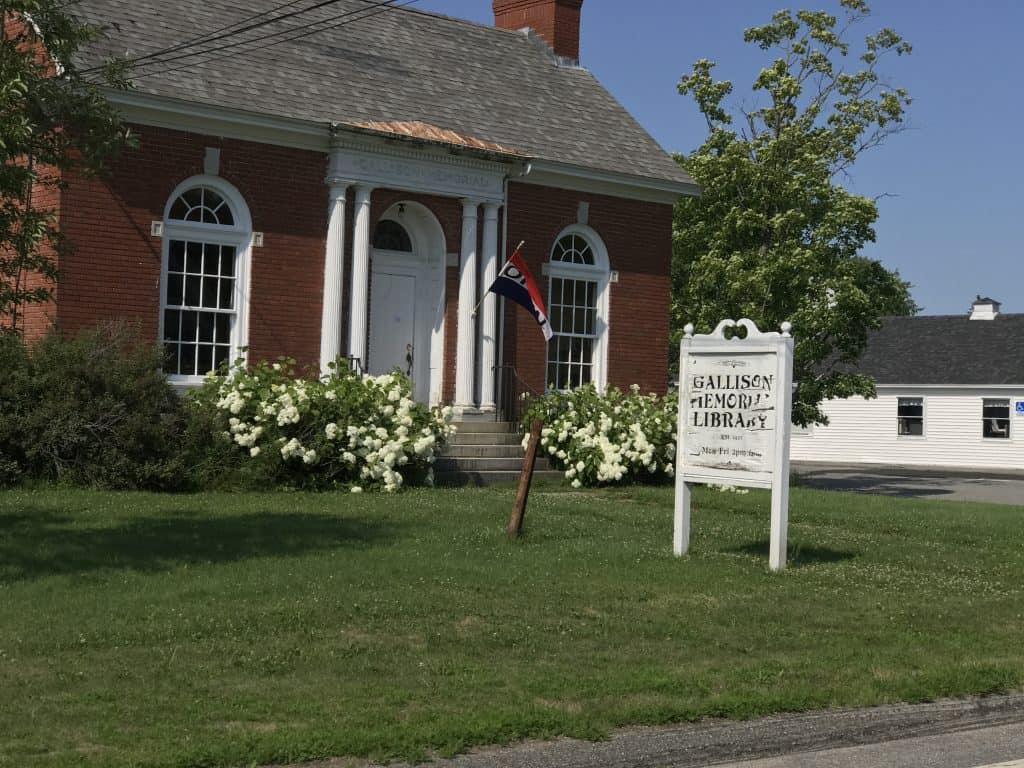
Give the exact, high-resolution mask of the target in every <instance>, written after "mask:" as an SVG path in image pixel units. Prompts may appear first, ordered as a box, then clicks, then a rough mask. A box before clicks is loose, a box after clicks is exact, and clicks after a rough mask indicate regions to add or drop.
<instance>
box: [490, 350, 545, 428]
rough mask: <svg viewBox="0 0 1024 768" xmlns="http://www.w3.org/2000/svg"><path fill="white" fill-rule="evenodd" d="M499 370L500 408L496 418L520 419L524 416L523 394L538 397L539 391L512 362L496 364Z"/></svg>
mask: <svg viewBox="0 0 1024 768" xmlns="http://www.w3.org/2000/svg"><path fill="white" fill-rule="evenodd" d="M495 370H496V371H497V372H498V410H497V414H496V417H495V418H496V419H498V420H501V419H504V420H506V421H520V420H522V417H523V395H530V396H531V397H537V396H538V394H537V391H536V390H534V389H533V387H531V386H530V385H529V384H527V383H526V382H525V381H523V378H522V376H520V375H519V371H518V370H516V367H515V366H514V365H512V364H511V363H503V364H502V365H497V366H495Z"/></svg>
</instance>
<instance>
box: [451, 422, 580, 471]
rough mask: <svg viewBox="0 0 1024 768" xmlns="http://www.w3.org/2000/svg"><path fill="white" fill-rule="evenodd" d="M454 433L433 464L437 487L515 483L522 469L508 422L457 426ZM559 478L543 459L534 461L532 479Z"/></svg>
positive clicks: (518, 438)
mask: <svg viewBox="0 0 1024 768" xmlns="http://www.w3.org/2000/svg"><path fill="white" fill-rule="evenodd" d="M455 426H456V429H457V431H456V433H455V435H454V436H453V437H452V438H451V440H450V441H449V442H448V445H447V447H446V448H445V450H444V451H443V452H442V453H440V454H438V456H437V459H436V460H435V462H434V482H435V483H437V484H438V485H497V484H502V483H516V482H518V481H519V473H520V471H521V470H522V467H523V448H522V439H523V438H522V435H521V434H520V433H519V425H518V424H516V423H515V422H509V421H463V422H457V423H456V424H455ZM563 477H564V476H563V474H562V473H561V472H559V471H558V470H555V469H552V468H551V466H550V464H549V463H548V461H547V459H546V458H540V457H538V458H537V463H536V465H535V466H534V472H533V479H534V480H535V481H544V482H561V481H562V479H563Z"/></svg>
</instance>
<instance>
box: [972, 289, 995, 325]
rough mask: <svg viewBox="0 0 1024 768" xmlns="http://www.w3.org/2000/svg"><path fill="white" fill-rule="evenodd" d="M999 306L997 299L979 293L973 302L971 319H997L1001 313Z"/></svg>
mask: <svg viewBox="0 0 1024 768" xmlns="http://www.w3.org/2000/svg"><path fill="white" fill-rule="evenodd" d="M999 307H1000V304H999V302H998V301H996V300H995V299H990V298H988V297H987V296H986V297H985V298H982V297H981V295H980V294H979V295H978V298H976V299H975V300H974V303H973V304H971V320H995V319H996V315H998V314H999Z"/></svg>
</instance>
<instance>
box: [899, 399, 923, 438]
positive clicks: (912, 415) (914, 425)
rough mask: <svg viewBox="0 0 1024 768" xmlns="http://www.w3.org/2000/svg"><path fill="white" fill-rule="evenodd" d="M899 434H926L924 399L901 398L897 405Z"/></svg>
mask: <svg viewBox="0 0 1024 768" xmlns="http://www.w3.org/2000/svg"><path fill="white" fill-rule="evenodd" d="M896 421H897V433H898V434H900V435H923V434H924V398H921V397H901V398H899V400H898V402H897V405H896Z"/></svg>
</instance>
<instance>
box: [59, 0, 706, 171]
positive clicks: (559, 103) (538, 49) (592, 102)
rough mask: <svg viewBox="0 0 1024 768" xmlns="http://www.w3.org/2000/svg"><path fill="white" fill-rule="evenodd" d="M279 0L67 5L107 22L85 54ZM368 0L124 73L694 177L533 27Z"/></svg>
mask: <svg viewBox="0 0 1024 768" xmlns="http://www.w3.org/2000/svg"><path fill="white" fill-rule="evenodd" d="M481 2H485V0H481ZM279 5H281V2H280V0H250V2H245V3H238V2H235V1H234V0H180V1H179V2H175V3H169V2H164V1H163V0H133V1H132V2H124V0H80V2H78V3H76V4H75V6H74V8H75V12H76V13H77V14H78V15H80V16H81V17H83V18H84V19H86V20H88V21H91V22H93V23H97V24H103V25H106V26H108V27H109V31H108V36H107V38H106V39H105V40H102V41H99V42H98V43H96V44H94V45H93V46H92V47H91V48H90V49H89V50H88V51H86V52H85V56H84V60H83V64H86V65H89V64H95V63H97V62H98V61H99V60H101V59H102V58H105V57H107V56H111V55H125V54H127V55H128V56H130V57H138V56H141V55H144V54H147V53H150V52H153V51H156V50H161V49H164V48H167V47H169V46H172V45H176V44H178V43H181V42H182V41H186V40H190V39H194V38H195V37H196V36H198V35H200V34H203V33H204V32H210V31H213V30H216V29H218V28H222V27H225V26H226V25H229V24H233V23H236V22H241V21H242V20H244V19H248V18H250V17H252V16H254V15H255V14H259V13H263V12H269V11H271V9H274V8H276V7H278V6H279ZM308 5H312V2H310V3H309V4H308ZM372 6H373V3H368V2H367V0H338V1H337V2H334V3H332V4H331V5H328V6H326V7H324V8H321V9H319V10H316V11H312V12H309V13H305V14H303V15H301V16H298V17H295V18H293V19H288V20H286V21H282V22H280V23H278V24H275V25H272V26H270V27H265V28H263V29H261V30H259V31H257V30H253V31H251V32H248V33H245V34H243V35H239V36H236V37H230V38H227V39H225V40H223V41H222V43H221V44H222V45H225V46H226V45H231V44H234V43H236V42H238V41H239V40H244V39H249V38H254V37H257V36H259V35H266V34H269V33H272V32H276V31H278V30H280V29H282V28H284V27H285V26H294V27H295V29H296V30H301V29H303V28H309V29H318V28H322V27H323V26H324V25H321V26H320V27H317V26H316V23H317V22H324V21H325V20H328V19H332V18H333V19H335V21H334V22H333V23H334V24H338V23H340V22H342V21H351V20H352V19H353V18H357V17H358V14H357V15H356V16H349V17H344V18H339V17H340V16H341V14H343V13H351V12H353V11H356V10H358V9H362V11H363V14H364V18H362V19H361V20H358V21H354V22H353V23H346V24H345V25H344V26H339V27H338V28H336V29H333V30H326V31H323V32H321V33H317V34H311V35H309V36H308V37H304V38H300V39H296V40H293V41H289V42H284V43H281V44H279V45H275V46H273V47H268V48H265V49H263V50H257V49H256V48H257V46H259V45H260V44H261V43H259V42H253V43H248V44H246V45H240V46H237V47H233V48H229V49H226V50H224V51H223V52H222V53H221V54H220V55H216V54H214V53H209V54H206V55H203V56H196V57H193V58H189V59H182V60H180V61H174V62H170V63H167V64H166V65H161V66H146V65H143V63H140V65H139V67H138V68H137V70H136V73H135V74H134V75H133V77H132V80H133V82H134V84H135V87H136V90H137V91H139V92H141V93H145V94H151V95H155V96H164V97H171V98H175V99H185V100H188V101H194V102H199V103H202V104H205V105H216V106H224V107H230V108H234V109H241V110H247V111H249V112H254V113H260V114H266V115H275V116H283V117H289V118H296V119H300V120H308V121H316V122H324V123H327V122H331V121H334V122H361V121H370V120H421V121H425V122H428V123H432V124H434V125H437V126H440V127H442V128H450V129H452V130H455V131H457V132H459V133H462V134H467V135H469V136H473V137H476V138H478V139H483V140H485V141H491V142H497V143H499V144H503V145H507V146H510V147H514V148H516V149H518V150H519V151H521V152H522V153H523V154H526V155H529V156H532V157H535V158H540V159H544V160H550V161H556V162H562V163H567V164H570V165H575V166H581V167H584V168H592V169H598V170H606V171H612V172H616V173H626V174H631V175H635V176H641V177H647V178H651V179H657V180H665V181H672V182H680V183H684V184H687V183H689V184H692V183H693V182H692V180H691V179H690V178H689V176H688V175H687V174H686V173H685V172H684V171H683V170H682V169H681V168H680V167H679V166H678V165H677V164H676V163H675V162H674V161H673V160H672V158H671V157H669V155H668V154H667V153H666V152H665V151H664V150H663V149H662V148H661V147H659V146H658V144H657V143H656V142H655V141H654V139H653V138H651V136H650V135H649V134H648V133H647V132H646V131H645V130H644V129H643V128H642V127H641V126H640V124H639V123H637V122H636V120H634V119H633V117H632V116H631V115H630V114H629V113H628V112H627V111H626V110H625V109H624V108H623V107H622V106H621V105H620V104H619V103H618V102H617V101H616V100H615V99H614V98H613V97H612V96H611V95H610V94H609V93H608V92H607V91H606V90H605V89H604V88H603V87H602V86H601V84H600V83H598V82H597V80H595V79H594V76H593V75H591V74H590V72H588V71H586V70H584V69H580V68H576V67H568V66H559V65H557V64H556V63H555V61H554V58H553V57H552V55H551V54H550V52H549V51H548V50H547V49H546V48H545V47H544V46H543V45H542V44H539V43H538V41H536V40H531V39H530V38H528V37H527V36H526V35H524V34H522V33H520V32H513V31H508V30H502V29H497V28H494V27H490V26H485V25H481V24H475V23H471V22H468V21H463V20H461V19H455V18H451V17H447V16H441V15H438V14H432V13H425V12H422V11H413V10H411V9H390V10H387V11H383V12H380V11H375V12H374V15H372V16H370V15H365V14H366V13H367V12H366V9H367V8H368V7H372ZM295 7H308V6H303V5H297V6H295ZM293 9H294V8H289V9H286V10H293ZM283 12H285V11H279V12H278V13H283ZM584 13H586V9H584ZM268 15H269V17H273V16H275V15H277V14H276V13H275V14H268ZM289 36H290V35H289ZM286 37H287V36H286ZM278 39H280V38H278ZM203 47H208V46H203ZM192 50H194V49H192ZM174 55H178V54H169V56H174ZM172 68H174V71H165V70H170V69H172Z"/></svg>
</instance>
